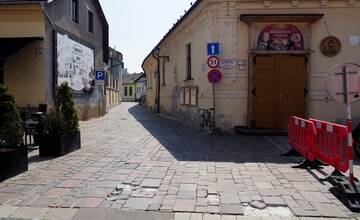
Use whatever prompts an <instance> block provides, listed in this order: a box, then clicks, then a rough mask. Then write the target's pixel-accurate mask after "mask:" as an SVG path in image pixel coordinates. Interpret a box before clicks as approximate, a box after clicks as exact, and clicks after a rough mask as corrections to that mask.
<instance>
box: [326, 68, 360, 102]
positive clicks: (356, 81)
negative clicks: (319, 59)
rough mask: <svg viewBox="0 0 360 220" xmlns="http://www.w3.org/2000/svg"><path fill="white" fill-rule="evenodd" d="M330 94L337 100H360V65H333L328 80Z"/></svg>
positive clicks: (327, 87)
mask: <svg viewBox="0 0 360 220" xmlns="http://www.w3.org/2000/svg"><path fill="white" fill-rule="evenodd" d="M326 90H327V92H328V94H329V96H330V97H331V98H332V99H333V100H335V101H337V102H343V103H346V104H350V103H353V102H356V101H359V100H360V65H358V64H354V63H342V64H338V65H336V66H335V67H333V68H332V69H331V70H330V71H329V74H328V77H327V80H326Z"/></svg>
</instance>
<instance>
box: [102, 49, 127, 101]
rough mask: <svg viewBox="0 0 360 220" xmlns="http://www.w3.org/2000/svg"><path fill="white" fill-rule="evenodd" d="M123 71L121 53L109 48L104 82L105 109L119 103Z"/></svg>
mask: <svg viewBox="0 0 360 220" xmlns="http://www.w3.org/2000/svg"><path fill="white" fill-rule="evenodd" d="M123 69H124V62H123V55H122V53H120V52H119V51H116V50H115V49H113V48H109V64H108V71H107V74H106V82H105V94H106V107H107V108H111V107H113V106H115V105H117V104H119V103H120V102H121V94H122V72H123Z"/></svg>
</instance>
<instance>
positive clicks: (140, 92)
mask: <svg viewBox="0 0 360 220" xmlns="http://www.w3.org/2000/svg"><path fill="white" fill-rule="evenodd" d="M135 83H136V94H135V99H136V100H135V101H136V102H140V101H141V98H145V96H146V88H147V85H146V75H145V74H142V75H141V76H140V77H139V78H138V79H137V80H136V81H135Z"/></svg>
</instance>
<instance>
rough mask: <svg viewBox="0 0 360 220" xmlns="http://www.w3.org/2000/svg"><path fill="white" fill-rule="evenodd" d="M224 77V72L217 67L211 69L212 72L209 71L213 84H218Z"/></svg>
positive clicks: (209, 78)
mask: <svg viewBox="0 0 360 220" xmlns="http://www.w3.org/2000/svg"><path fill="white" fill-rule="evenodd" d="M222 77H223V75H222V73H221V72H220V70H217V69H214V70H210V72H209V73H208V80H209V82H211V83H212V84H216V83H218V82H220V81H221V80H222Z"/></svg>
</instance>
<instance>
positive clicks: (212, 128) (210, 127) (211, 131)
mask: <svg viewBox="0 0 360 220" xmlns="http://www.w3.org/2000/svg"><path fill="white" fill-rule="evenodd" d="M207 132H208V134H214V132H215V121H214V120H213V119H209V121H208V125H207Z"/></svg>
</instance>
